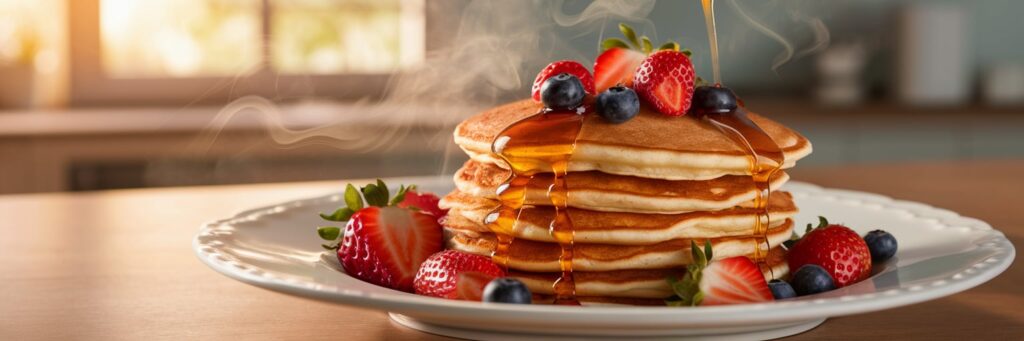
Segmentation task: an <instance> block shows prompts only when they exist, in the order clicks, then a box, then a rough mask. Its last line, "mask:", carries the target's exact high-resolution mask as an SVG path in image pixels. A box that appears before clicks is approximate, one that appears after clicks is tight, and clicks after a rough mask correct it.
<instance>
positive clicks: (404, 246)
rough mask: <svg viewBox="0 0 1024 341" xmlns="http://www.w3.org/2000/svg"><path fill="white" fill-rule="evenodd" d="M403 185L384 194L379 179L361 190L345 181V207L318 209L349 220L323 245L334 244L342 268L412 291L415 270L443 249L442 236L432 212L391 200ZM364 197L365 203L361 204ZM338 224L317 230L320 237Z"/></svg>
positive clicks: (332, 231)
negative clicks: (332, 211)
mask: <svg viewBox="0 0 1024 341" xmlns="http://www.w3.org/2000/svg"><path fill="white" fill-rule="evenodd" d="M407 190H408V189H407V188H406V187H405V186H402V187H401V189H400V190H399V193H398V195H396V196H395V197H394V198H389V194H388V190H387V186H386V185H385V184H384V183H383V182H382V181H380V180H377V183H376V184H370V185H367V186H365V187H363V188H362V189H361V190H360V191H357V190H356V189H355V187H354V186H352V185H348V187H347V188H346V191H345V202H346V205H347V207H343V208H339V209H338V210H337V211H335V212H334V213H333V214H330V215H326V214H321V215H320V216H321V217H322V218H324V219H326V220H329V221H345V220H348V223H347V224H346V225H345V231H344V234H343V235H341V236H340V237H341V243H340V244H339V245H324V247H325V248H328V249H335V248H336V249H337V255H338V261H340V262H341V266H342V268H344V269H345V273H347V274H349V275H351V276H352V277H355V278H358V279H360V280H363V281H366V282H370V283H373V284H377V285H380V286H385V287H388V288H392V289H396V290H402V291H406V292H412V291H413V279H415V277H416V272H417V271H419V268H420V265H421V264H422V263H423V262H424V261H425V260H426V259H427V257H430V255H432V254H434V253H436V252H438V251H440V250H441V249H442V246H443V245H442V244H443V243H442V237H443V236H442V229H441V225H440V224H438V222H437V217H435V216H434V215H433V214H429V213H424V212H422V211H420V210H413V209H408V208H400V207H396V206H395V205H397V204H398V203H400V202H402V201H403V200H404V196H405V194H406V191H407ZM360 192H362V195H360ZM364 198H365V200H366V203H367V204H369V205H370V206H368V207H363V199H364ZM389 199H390V200H389ZM339 230H340V229H339V228H338V227H331V226H327V227H320V228H319V229H318V230H317V232H318V233H319V234H320V237H321V238H324V239H327V240H331V241H334V240H337V239H338V237H339V234H340V233H339V232H340V231H339Z"/></svg>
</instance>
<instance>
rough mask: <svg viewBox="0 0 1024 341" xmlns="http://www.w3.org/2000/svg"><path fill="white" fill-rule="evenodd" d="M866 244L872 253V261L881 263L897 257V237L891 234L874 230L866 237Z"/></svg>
mask: <svg viewBox="0 0 1024 341" xmlns="http://www.w3.org/2000/svg"><path fill="white" fill-rule="evenodd" d="M864 243H866V244H868V250H870V251H871V261H872V262H874V263H881V262H884V261H887V260H889V258H892V256H895V255H896V248H897V244H896V237H893V235H892V234H890V233H889V232H885V231H882V230H874V231H871V232H868V234H866V235H864Z"/></svg>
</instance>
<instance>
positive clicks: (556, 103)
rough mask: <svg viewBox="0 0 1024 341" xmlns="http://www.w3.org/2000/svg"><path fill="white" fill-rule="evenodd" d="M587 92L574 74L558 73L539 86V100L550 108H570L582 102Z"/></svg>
mask: <svg viewBox="0 0 1024 341" xmlns="http://www.w3.org/2000/svg"><path fill="white" fill-rule="evenodd" d="M586 95H587V93H586V91H584V89H583V84H582V83H580V80H579V79H578V78H576V76H573V75H570V74H568V73H560V74H557V75H555V76H553V77H551V78H548V80H546V81H544V84H543V85H541V86H540V101H541V102H543V103H544V106H545V107H548V108H551V109H572V108H575V107H578V106H580V104H583V97H586Z"/></svg>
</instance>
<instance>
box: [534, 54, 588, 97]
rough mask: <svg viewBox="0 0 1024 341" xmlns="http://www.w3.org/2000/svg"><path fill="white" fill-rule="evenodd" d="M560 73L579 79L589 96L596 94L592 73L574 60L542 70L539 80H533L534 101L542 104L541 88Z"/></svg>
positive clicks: (560, 61) (562, 61) (553, 64)
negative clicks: (545, 82)
mask: <svg viewBox="0 0 1024 341" xmlns="http://www.w3.org/2000/svg"><path fill="white" fill-rule="evenodd" d="M560 73H568V74H570V75H573V76H576V78H579V80H580V82H581V83H583V90H585V91H586V92H587V93H588V94H591V95H593V94H595V92H594V76H592V75H590V71H589V70H587V68H586V67H585V66H583V64H580V63H578V62H576V61H573V60H559V61H557V62H553V63H551V64H548V66H547V67H545V68H544V69H542V70H540V73H538V74H537V78H535V79H534V80H533V90H532V91H533V100H534V101H536V102H540V87H541V85H544V81H546V80H548V78H551V77H552V76H554V75H557V74H560Z"/></svg>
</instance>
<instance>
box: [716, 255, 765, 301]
mask: <svg viewBox="0 0 1024 341" xmlns="http://www.w3.org/2000/svg"><path fill="white" fill-rule="evenodd" d="M700 291H701V292H703V293H704V301H703V302H702V303H701V305H723V304H739V303H753V302H764V301H771V300H773V299H774V297H773V296H772V291H771V289H769V288H768V282H766V281H765V280H764V274H762V273H761V269H760V268H758V267H757V264H754V262H753V261H751V260H750V258H747V257H743V256H738V257H730V258H726V259H722V260H718V261H714V262H711V264H709V265H708V267H707V268H705V269H704V273H703V278H701V281H700Z"/></svg>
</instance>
